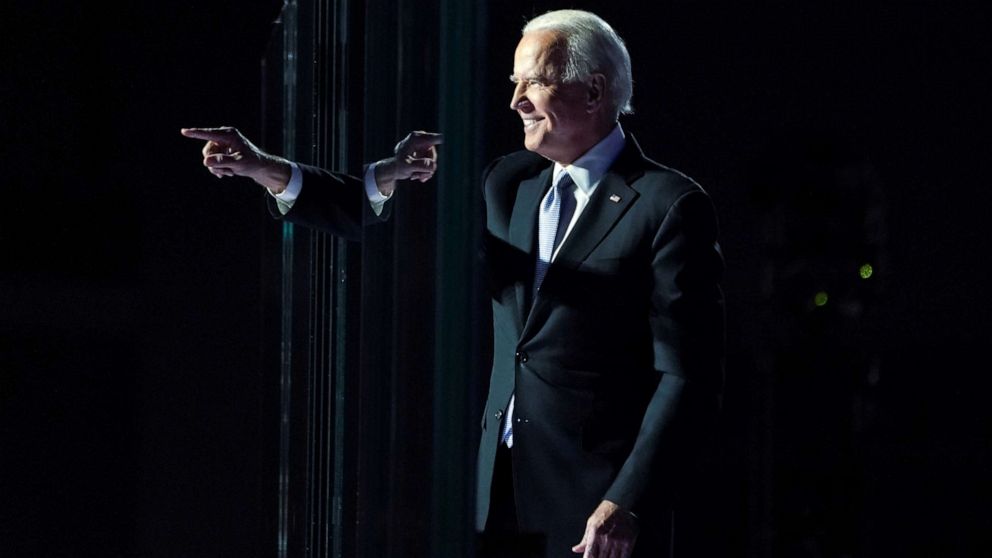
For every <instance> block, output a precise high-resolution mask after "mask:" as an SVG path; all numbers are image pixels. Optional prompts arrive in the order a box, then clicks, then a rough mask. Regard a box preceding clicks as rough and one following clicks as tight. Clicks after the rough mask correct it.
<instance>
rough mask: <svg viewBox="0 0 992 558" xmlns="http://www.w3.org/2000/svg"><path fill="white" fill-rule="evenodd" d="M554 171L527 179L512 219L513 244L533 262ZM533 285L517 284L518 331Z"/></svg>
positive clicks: (525, 314)
mask: <svg viewBox="0 0 992 558" xmlns="http://www.w3.org/2000/svg"><path fill="white" fill-rule="evenodd" d="M551 169H552V167H551V166H549V167H547V168H546V169H544V170H543V171H542V172H541V173H540V174H538V175H537V176H535V177H534V178H530V179H527V180H524V181H523V182H521V183H520V188H518V189H517V199H516V201H515V202H514V204H513V213H512V214H511V216H510V234H509V237H510V244H511V245H512V246H513V247H515V248H516V249H518V250H520V251H521V252H522V253H524V254H527V255H528V256H529V257H530V258H531V259H533V258H534V257H535V256H534V233H535V230H536V229H537V210H538V206H540V203H541V198H543V197H544V194H545V193H547V191H548V188H550V187H551ZM529 289H530V285H528V284H526V283H525V282H523V281H521V282H520V283H518V284H517V288H516V294H517V318H518V320H519V321H518V323H517V331H521V330H522V329H523V324H524V321H525V320H526V318H527V314H528V313H529V311H530V309H529V308H528V307H527V291H528V290H529Z"/></svg>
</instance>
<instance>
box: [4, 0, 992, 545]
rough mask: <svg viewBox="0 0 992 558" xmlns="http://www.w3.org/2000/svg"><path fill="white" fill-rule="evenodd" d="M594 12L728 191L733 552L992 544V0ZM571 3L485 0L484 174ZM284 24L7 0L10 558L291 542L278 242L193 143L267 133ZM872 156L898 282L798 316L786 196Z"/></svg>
mask: <svg viewBox="0 0 992 558" xmlns="http://www.w3.org/2000/svg"><path fill="white" fill-rule="evenodd" d="M575 5H577V6H579V7H587V8H590V9H593V10H594V11H597V12H598V13H600V14H601V15H602V16H604V17H605V18H606V19H607V20H608V21H610V22H611V23H613V24H614V26H615V27H616V28H617V29H618V31H619V32H620V33H621V35H623V36H624V37H625V38H626V40H627V42H628V46H629V47H630V50H631V53H632V57H633V64H634V75H635V81H636V85H635V98H634V104H635V108H636V109H637V114H636V116H634V117H632V118H629V119H627V120H626V121H625V126H627V128H628V130H629V131H632V132H633V133H634V134H636V135H637V137H638V139H639V140H640V142H641V143H642V145H645V146H646V147H647V149H648V150H649V152H650V154H651V155H653V156H654V157H655V158H657V159H659V160H660V161H662V162H665V163H667V164H670V165H672V166H675V167H677V168H680V169H681V170H683V171H685V172H687V173H688V174H690V175H692V176H694V177H695V178H697V179H698V180H699V181H700V182H701V183H702V184H703V185H704V186H705V187H707V189H708V190H710V192H711V193H712V194H713V196H714V198H715V200H716V203H717V205H718V209H719V211H720V214H721V217H722V221H723V244H724V248H725V252H726V257H727V262H728V266H729V267H728V276H727V282H726V291H727V295H728V303H729V305H728V311H729V317H730V322H729V323H730V328H729V331H728V334H729V335H728V346H729V349H730V350H729V359H728V394H727V397H728V398H727V409H728V413H727V421H726V423H725V425H724V429H723V435H724V439H725V450H724V451H725V453H724V454H723V457H722V461H721V463H720V464H719V465H718V467H717V469H718V470H719V471H720V472H721V474H720V476H719V478H717V479H715V482H714V487H715V489H714V492H715V493H717V494H721V495H722V496H723V498H724V501H723V502H724V503H723V504H722V505H717V504H714V509H715V512H714V516H715V521H716V522H717V524H718V525H721V526H722V527H723V532H724V533H725V535H726V539H727V548H728V552H729V553H730V554H731V555H747V556H766V555H781V556H823V555H827V556H842V555H858V556H890V555H920V556H930V555H948V556H969V555H980V554H984V553H987V552H988V551H989V544H990V542H989V536H988V533H989V532H990V529H989V528H990V527H992V526H990V525H989V523H990V517H992V516H990V514H988V513H987V510H985V506H986V504H987V502H988V501H990V487H989V481H988V478H989V473H990V458H992V452H990V450H989V444H988V440H989V439H990V436H989V435H990V432H989V427H988V424H989V421H988V418H989V417H988V413H987V411H986V410H985V407H986V399H987V395H986V393H985V387H986V384H987V382H985V381H984V377H985V374H986V371H985V370H986V368H987V366H986V365H983V364H982V363H983V362H984V360H985V359H984V358H983V357H985V356H986V348H987V346H988V341H989V332H990V331H992V330H990V324H989V320H988V312H987V305H986V304H985V300H984V299H985V297H984V294H985V288H986V286H987V285H988V284H989V274H988V270H987V267H988V266H987V265H985V259H986V256H985V253H986V252H987V249H986V248H985V243H984V242H983V241H984V236H985V234H984V224H985V222H986V220H987V217H986V215H987V209H986V208H987V206H988V202H989V201H990V196H989V194H988V189H987V188H986V183H987V176H989V173H988V171H989V168H988V167H989V165H990V161H992V157H990V155H992V153H990V149H989V147H990V142H989V140H988V135H987V133H986V130H987V127H988V124H989V120H990V118H989V110H988V109H987V107H986V105H985V103H986V99H987V98H988V97H989V95H988V93H989V91H988V89H987V87H986V84H985V83H984V81H985V77H986V76H987V75H988V72H989V70H990V64H989V63H990V58H992V43H990V40H989V39H988V34H987V29H989V28H990V24H992V12H989V11H988V10H987V9H983V8H979V7H976V6H970V7H967V8H948V7H945V6H944V5H943V3H938V2H926V1H923V2H915V3H912V5H910V6H905V5H902V4H901V3H889V4H888V5H884V4H883V5H875V6H871V7H865V6H861V5H856V4H853V3H851V4H847V3H840V4H832V5H831V6H828V7H823V6H821V7H813V6H812V4H808V3H803V4H800V5H788V6H786V5H781V6H775V7H767V8H762V9H755V8H751V7H745V6H738V7H733V8H727V7H717V6H716V5H709V6H698V5H691V6H690V5H683V4H681V3H660V4H656V5H652V7H650V8H645V7H643V6H640V5H638V3H624V2H613V3H609V4H606V5H602V6H600V5H596V4H595V3H591V2H576V3H575ZM552 7H559V6H558V5H552V4H551V3H547V2H537V3H529V2H501V3H491V4H488V5H487V6H486V8H485V9H486V12H487V17H486V20H487V21H488V29H487V38H488V41H489V45H490V46H489V49H488V52H489V53H490V55H489V56H488V57H487V59H486V60H485V61H480V63H484V64H485V66H486V69H487V84H486V86H485V87H482V88H480V89H481V90H480V91H477V92H472V94H478V95H481V96H482V98H483V102H484V103H486V107H487V110H486V111H485V115H484V116H485V121H486V124H485V125H486V134H487V137H488V138H489V141H488V142H487V145H486V147H485V150H484V153H482V154H480V155H481V156H480V159H482V160H485V159H488V158H489V157H491V156H493V155H496V154H498V153H502V152H505V151H507V150H510V149H515V148H516V146H517V144H518V141H519V138H518V135H517V134H518V130H517V129H515V127H516V126H518V123H517V120H516V118H515V117H514V116H513V115H512V114H511V113H510V112H509V110H508V109H507V108H506V105H507V103H508V96H509V88H508V86H507V85H506V82H505V75H506V74H508V73H509V71H510V66H511V64H510V57H511V52H512V48H513V45H514V43H515V42H516V40H517V33H518V31H517V30H518V28H519V26H520V25H521V24H522V22H523V20H524V17H525V16H529V15H533V14H536V13H541V12H543V11H544V10H546V9H550V8H552ZM480 9H482V8H480ZM278 12H279V3H278V2H268V3H243V2H231V1H227V2H224V1H215V2H196V3H193V2H186V3H177V4H175V5H171V6H164V5H162V6H154V7H151V6H148V5H145V4H142V3H135V5H132V6H127V7H124V8H113V9H111V8H110V7H109V6H96V5H94V6H89V5H84V4H79V3H76V4H68V3H58V2H51V3H46V2H37V3H34V2H32V3H28V2H16V3H14V5H10V4H7V5H5V6H4V8H3V11H2V14H0V25H2V26H3V33H2V34H0V41H2V50H0V55H2V57H3V58H2V61H3V65H2V75H3V77H2V81H0V95H2V97H0V111H2V112H0V123H2V124H3V128H4V134H3V136H4V140H3V144H2V151H0V156H2V163H3V164H2V169H3V171H2V172H3V185H4V188H3V192H4V194H5V196H6V198H7V199H6V211H5V212H4V217H3V218H2V219H0V443H2V445H0V467H2V470H0V487H2V488H0V501H2V504H0V553H2V554H4V555H11V556H72V555H86V554H100V555H117V556H139V555H140V556H178V555H185V556H227V555H243V556H271V555H273V553H274V543H273V541H272V540H271V538H270V535H271V533H272V530H271V528H270V527H268V526H269V522H270V521H271V515H272V513H273V510H271V509H268V508H267V507H266V502H267V500H266V498H265V494H266V490H267V486H268V483H270V482H271V479H270V478H269V475H270V474H271V470H270V469H269V468H268V466H267V465H266V459H267V458H266V457H265V456H266V455H268V452H269V451H270V450H271V448H269V447H267V443H268V442H269V441H270V440H271V437H269V436H268V433H269V430H268V429H269V428H270V426H269V425H268V423H267V422H266V421H267V420H268V419H269V418H270V417H267V416H266V412H265V409H266V407H265V401H266V397H267V394H268V392H267V391H266V390H267V389H269V388H270V387H271V386H269V385H267V384H266V381H267V380H266V371H265V370H263V368H262V364H261V363H262V361H263V359H262V357H261V347H262V346H263V345H264V344H265V342H266V340H265V339H263V332H265V331H266V328H265V324H264V323H263V320H262V315H261V306H262V304H261V302H262V298H263V296H264V293H262V292H261V288H260V277H261V276H262V275H263V273H264V269H265V266H266V265H268V263H267V260H266V254H265V253H264V250H263V247H264V241H265V238H267V235H269V234H270V233H271V229H266V228H267V227H273V226H274V225H273V224H272V223H271V222H270V221H268V218H267V217H266V216H265V215H264V211H263V208H262V196H261V194H260V193H259V192H258V191H257V188H254V187H252V186H251V185H248V184H244V183H239V182H232V181H229V180H225V181H217V180H215V179H213V178H212V177H210V176H209V175H207V174H206V173H205V172H204V171H203V170H202V169H201V168H200V167H199V165H198V156H197V152H198V149H199V148H198V146H197V145H195V144H192V143H190V142H189V140H185V139H184V138H181V137H180V136H179V135H178V128H179V127H181V126H190V125H214V124H223V123H232V124H237V125H238V126H239V127H241V128H242V129H243V130H245V132H246V133H247V134H248V135H249V136H252V137H258V135H259V132H260V129H259V128H260V126H259V121H260V105H261V99H260V98H259V91H260V77H259V60H260V58H261V56H262V55H263V53H264V51H265V46H266V43H267V42H268V40H269V32H270V27H271V22H272V20H274V19H275V17H276V16H277V14H278ZM409 31H410V32H416V31H417V30H414V29H411V30H409ZM466 94H469V93H466ZM367 110H375V107H367ZM369 156H370V157H373V156H376V154H369ZM442 156H443V155H442ZM851 168H854V169H856V170H858V172H861V173H868V174H870V176H871V179H870V180H869V181H868V182H869V183H870V184H872V185H875V186H877V188H878V189H879V190H880V192H881V196H880V199H881V200H884V201H883V202H878V201H877V200H876V201H873V202H872V203H871V204H869V205H868V206H867V207H870V208H876V209H877V208H881V209H880V213H881V214H884V220H883V222H884V227H883V228H882V230H884V232H885V234H884V235H883V238H881V239H879V238H875V237H873V238H872V242H874V244H872V246H875V248H873V250H875V251H874V252H872V254H875V255H877V256H878V259H876V260H875V261H874V262H873V263H875V265H876V267H877V275H876V276H874V277H873V280H876V281H878V284H879V285H880V286H879V287H878V288H877V289H875V290H872V291H870V292H868V293H867V294H866V293H865V292H863V291H859V292H860V293H861V296H862V297H863V302H864V303H865V306H866V308H867V310H866V311H865V313H864V314H862V316H863V319H858V320H850V319H848V320H844V319H839V318H838V320H837V321H829V320H828V321H826V322H824V321H823V320H821V319H819V318H816V317H814V318H809V316H813V314H809V313H808V312H809V311H808V309H799V310H796V308H793V307H785V308H784V307H780V306H779V305H780V303H781V301H782V300H786V299H787V298H788V297H789V296H792V295H793V294H794V292H793V291H792V290H789V289H792V288H793V287H794V286H795V283H791V282H789V281H788V280H787V279H788V278H789V277H792V276H790V275H788V274H787V273H785V272H783V271H781V269H782V267H783V266H785V267H787V266H788V264H789V263H790V262H793V263H794V262H795V261H797V260H798V261H801V262H805V263H809V262H810V261H811V260H815V259H816V258H815V257H816V256H817V255H818V254H819V255H822V252H817V251H816V250H812V249H810V250H804V246H805V247H807V248H808V246H807V245H805V244H803V243H802V239H803V238H805V237H796V238H798V239H799V240H797V241H796V242H793V243H789V242H786V243H784V246H785V248H783V243H779V244H775V243H773V242H769V241H768V238H769V237H768V236H767V234H768V233H767V230H768V227H772V228H774V227H775V226H779V225H781V224H782V222H781V221H780V220H776V218H774V217H770V216H774V215H778V213H776V211H779V210H781V209H782V208H783V207H784V208H785V209H786V210H787V211H788V210H790V208H791V210H795V209H796V207H800V208H802V207H806V208H807V209H808V204H809V203H812V204H813V205H814V206H817V207H819V204H821V203H825V202H824V200H823V199H821V198H819V197H818V196H820V195H822V193H823V188H827V189H828V190H829V187H830V186H831V185H835V184H838V183H843V182H842V181H839V180H840V179H837V180H838V181H839V182H838V181H830V180H827V181H825V183H824V184H825V185H824V184H820V183H818V182H816V180H818V179H816V178H815V177H818V176H822V175H824V174H830V175H831V176H833V175H834V174H835V173H842V172H844V171H845V169H846V170H850V169H851ZM866 169H867V170H866ZM805 181H813V182H805ZM806 184H809V186H808V187H807V186H806ZM807 188H808V189H807ZM797 191H798V192H799V193H797ZM782 200H792V201H795V202H796V203H798V206H794V205H789V204H787V203H786V204H785V205H784V206H783V203H784V202H783V201H782ZM803 200H806V202H807V204H806V205H804V204H803ZM797 211H798V210H797ZM877 213H879V212H876V213H873V215H876V214H877ZM800 214H801V215H803V216H806V217H808V218H809V220H810V222H813V223H820V222H832V221H831V219H832V216H833V215H835V214H833V213H830V212H829V211H826V210H824V211H816V210H815V209H814V210H811V211H807V212H805V213H803V212H800ZM876 216H877V215H876ZM817 219H820V220H821V221H817ZM787 230H789V231H793V230H799V231H805V233H807V234H808V233H809V230H807V229H804V228H803V227H801V226H800V227H799V228H798V229H787ZM787 240H788V239H787ZM810 242H813V241H812V240H811V241H810ZM876 245H877V246H876ZM770 247H773V248H776V250H770ZM790 247H791V248H790ZM876 248H877V250H876ZM783 250H785V252H784V254H783ZM789 250H792V251H791V252H790V251H789ZM810 254H813V256H810ZM816 261H820V260H816ZM830 261H834V260H830ZM800 268H802V266H800ZM803 269H805V268H803ZM776 270H778V271H776ZM769 277H770V279H769ZM800 284H802V285H806V283H802V282H801V281H800ZM769 285H771V287H769ZM807 286H808V285H807ZM795 288H796V289H799V290H798V291H796V292H798V293H799V294H796V295H795V296H797V297H799V298H798V299H797V300H799V299H802V300H805V298H803V297H807V296H808V295H809V294H810V292H807V291H803V290H802V289H801V288H799V287H795ZM803 288H806V287H803ZM769 289H770V290H769ZM807 290H808V289H807ZM814 290H815V289H814ZM835 300H836V299H835ZM797 304H798V302H797ZM785 306H788V305H787V304H786V305H785ZM797 307H798V306H797ZM868 310H870V311H868ZM790 312H791V313H790ZM804 312H805V313H804ZM804 316H805V317H804ZM865 323H868V324H870V326H871V327H869V328H867V329H864V330H862V329H857V331H856V332H855V333H854V334H851V335H842V333H844V332H848V331H851V324H858V325H859V326H861V325H863V324H865ZM796 324H799V326H796ZM803 324H805V325H803ZM811 324H812V325H811ZM792 326H795V328H799V329H800V330H801V331H802V332H804V335H805V336H804V337H803V339H802V342H798V341H796V339H795V338H793V337H789V333H790V331H791V332H794V331H795V330H796V329H795V328H794V327H792ZM817 335H818V336H819V337H817ZM783 336H784V337H783ZM790 351H791V352H790ZM803 351H808V353H806V354H804V353H803ZM797 353H798V354H797ZM851 363H859V364H858V365H857V366H855V365H852V364H851ZM862 364H863V366H862ZM825 402H826V403H825ZM832 403H837V405H833V404H832ZM838 408H839V409H840V410H838ZM473 422H474V421H473Z"/></svg>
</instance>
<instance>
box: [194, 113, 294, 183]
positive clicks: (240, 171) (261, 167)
mask: <svg viewBox="0 0 992 558" xmlns="http://www.w3.org/2000/svg"><path fill="white" fill-rule="evenodd" d="M180 132H181V133H182V135H184V136H186V137H188V138H194V139H201V140H207V143H206V144H205V145H204V146H203V166H205V167H207V170H209V171H210V172H211V174H213V175H214V176H216V177H217V178H222V177H225V176H245V177H248V178H251V179H252V180H254V181H255V182H258V183H259V184H261V185H262V186H265V187H266V188H268V189H269V190H271V191H272V192H273V193H279V192H281V191H283V190H284V189H285V188H286V184H287V183H288V182H289V177H290V167H289V162H288V161H286V160H285V159H282V158H280V157H275V156H273V155H269V154H268V153H266V152H264V151H262V150H261V149H259V148H258V147H256V146H255V145H254V144H253V143H251V142H250V141H248V138H246V137H244V136H243V135H242V134H241V132H239V131H238V130H237V128H232V127H230V126H224V127H220V128H183V129H182V130H180Z"/></svg>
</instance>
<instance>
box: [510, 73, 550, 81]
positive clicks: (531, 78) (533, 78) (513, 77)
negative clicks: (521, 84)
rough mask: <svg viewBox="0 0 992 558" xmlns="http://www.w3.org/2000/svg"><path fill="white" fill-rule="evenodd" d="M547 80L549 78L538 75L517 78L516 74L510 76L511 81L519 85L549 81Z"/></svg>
mask: <svg viewBox="0 0 992 558" xmlns="http://www.w3.org/2000/svg"><path fill="white" fill-rule="evenodd" d="M547 79H548V78H546V77H544V76H540V75H537V74H529V75H526V76H521V77H517V75H516V74H510V81H512V82H513V83H517V82H518V81H547Z"/></svg>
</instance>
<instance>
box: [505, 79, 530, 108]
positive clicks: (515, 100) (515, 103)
mask: <svg viewBox="0 0 992 558" xmlns="http://www.w3.org/2000/svg"><path fill="white" fill-rule="evenodd" d="M526 90H527V89H526V87H525V86H524V82H523V81H520V82H518V83H517V84H516V85H514V86H513V97H511V98H510V110H520V109H521V108H523V109H524V110H526V107H525V106H524V105H528V104H529V101H528V100H527V96H526V95H524V92H525V91H526Z"/></svg>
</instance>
